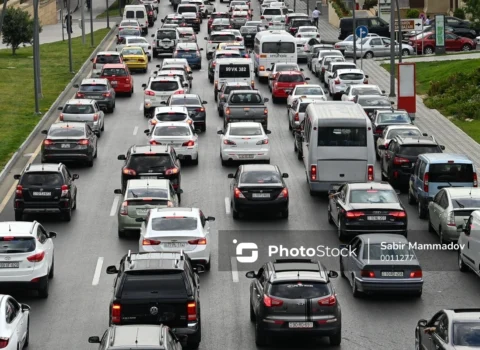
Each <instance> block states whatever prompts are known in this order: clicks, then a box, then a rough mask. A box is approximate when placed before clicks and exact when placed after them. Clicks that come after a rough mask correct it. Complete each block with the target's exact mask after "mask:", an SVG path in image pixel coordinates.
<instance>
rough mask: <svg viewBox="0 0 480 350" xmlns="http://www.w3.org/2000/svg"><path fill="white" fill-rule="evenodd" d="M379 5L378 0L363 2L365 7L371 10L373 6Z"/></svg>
mask: <svg viewBox="0 0 480 350" xmlns="http://www.w3.org/2000/svg"><path fill="white" fill-rule="evenodd" d="M377 5H378V0H365V3H364V4H363V9H364V10H370V9H371V8H373V7H375V6H377Z"/></svg>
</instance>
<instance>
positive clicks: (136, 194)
mask: <svg viewBox="0 0 480 350" xmlns="http://www.w3.org/2000/svg"><path fill="white" fill-rule="evenodd" d="M136 198H164V199H168V190H167V189H166V188H152V187H146V188H134V189H130V188H129V189H128V191H127V199H136Z"/></svg>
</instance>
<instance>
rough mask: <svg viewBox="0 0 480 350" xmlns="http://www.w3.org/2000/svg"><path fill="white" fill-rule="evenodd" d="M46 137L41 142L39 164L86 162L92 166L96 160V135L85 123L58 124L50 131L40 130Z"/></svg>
mask: <svg viewBox="0 0 480 350" xmlns="http://www.w3.org/2000/svg"><path fill="white" fill-rule="evenodd" d="M42 134H44V135H47V136H46V137H45V140H43V142H42V148H41V158H40V160H41V162H42V163H47V162H55V161H61V162H86V163H87V165H88V166H89V167H91V166H93V160H94V159H95V158H97V154H98V145H97V135H96V134H95V133H94V132H93V130H92V128H91V127H90V126H89V125H88V124H86V123H80V122H59V123H55V124H52V125H51V126H50V129H48V130H42Z"/></svg>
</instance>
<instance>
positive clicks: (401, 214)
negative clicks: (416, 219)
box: [388, 211, 407, 218]
mask: <svg viewBox="0 0 480 350" xmlns="http://www.w3.org/2000/svg"><path fill="white" fill-rule="evenodd" d="M388 215H390V216H393V217H396V218H406V217H407V213H405V212H404V211H391V212H390V213H388Z"/></svg>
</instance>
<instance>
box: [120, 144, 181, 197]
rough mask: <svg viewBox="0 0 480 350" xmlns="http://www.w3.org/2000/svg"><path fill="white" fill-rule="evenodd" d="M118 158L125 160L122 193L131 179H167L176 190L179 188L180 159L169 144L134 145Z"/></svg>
mask: <svg viewBox="0 0 480 350" xmlns="http://www.w3.org/2000/svg"><path fill="white" fill-rule="evenodd" d="M118 160H124V161H125V162H124V164H123V167H122V178H121V182H122V193H125V188H126V187H127V182H128V180H132V179H168V180H170V182H171V184H172V186H173V188H174V189H175V190H176V191H178V190H179V189H180V188H181V187H180V185H181V165H180V160H179V159H178V157H177V154H176V152H175V150H174V149H173V147H171V146H165V145H146V146H137V145H134V146H132V147H130V149H129V150H128V152H127V154H126V155H124V154H121V155H119V156H118ZM178 200H180V193H179V194H178Z"/></svg>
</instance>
